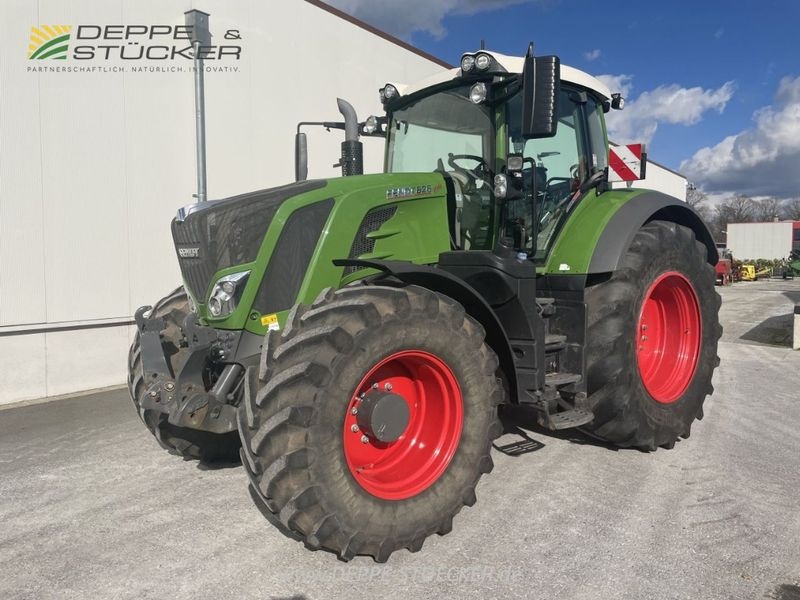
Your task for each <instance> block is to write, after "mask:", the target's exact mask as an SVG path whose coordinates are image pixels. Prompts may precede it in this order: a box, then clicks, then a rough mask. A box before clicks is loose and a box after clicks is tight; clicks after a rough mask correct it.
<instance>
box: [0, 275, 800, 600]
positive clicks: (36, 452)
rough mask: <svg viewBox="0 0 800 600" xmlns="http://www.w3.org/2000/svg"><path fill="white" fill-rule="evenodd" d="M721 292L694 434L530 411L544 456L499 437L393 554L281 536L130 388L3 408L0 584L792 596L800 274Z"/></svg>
mask: <svg viewBox="0 0 800 600" xmlns="http://www.w3.org/2000/svg"><path fill="white" fill-rule="evenodd" d="M722 294H723V296H724V302H723V311H722V314H723V324H724V326H725V334H724V336H723V341H722V343H721V345H720V356H721V358H722V363H721V365H720V368H719V369H718V371H717V373H716V376H715V386H716V393H715V394H714V396H712V397H711V398H709V399H708V400H707V402H706V411H705V413H706V418H705V419H704V420H703V421H701V422H699V423H697V424H696V425H695V426H694V428H693V430H692V436H691V438H689V439H688V440H685V441H681V442H680V443H679V444H677V445H676V447H675V448H674V449H673V450H670V451H665V450H659V451H657V452H655V453H650V454H645V453H642V452H638V451H635V450H614V449H610V448H607V447H603V446H599V445H596V444H594V443H592V442H591V441H589V440H587V439H585V438H583V437H581V436H580V435H572V434H570V435H561V436H553V435H552V434H549V433H545V432H543V431H541V430H540V429H538V428H537V427H536V426H534V425H533V423H534V419H533V418H532V416H531V415H526V414H525V413H524V412H519V413H517V414H516V415H515V417H514V418H513V419H512V420H511V421H510V422H509V423H508V429H509V430H511V432H510V433H508V434H506V435H505V436H503V437H502V438H500V439H499V440H498V442H497V445H498V446H507V445H509V444H514V443H516V442H520V441H522V442H527V445H528V446H529V448H530V449H531V450H532V451H530V452H528V453H526V454H523V455H520V456H508V455H506V454H503V453H502V452H499V451H496V452H495V453H494V459H495V464H496V466H495V470H494V472H493V473H491V474H490V475H488V476H486V477H484V478H483V480H482V481H481V483H480V485H479V487H478V503H477V504H476V505H475V506H474V507H472V508H468V509H464V511H462V513H461V514H460V515H459V516H458V517H457V518H456V520H455V523H454V530H453V532H452V533H451V534H450V535H447V536H445V537H441V538H440V537H433V538H431V539H429V540H428V541H427V542H426V543H425V546H424V548H423V550H422V551H421V552H419V553H417V554H410V553H408V552H406V551H400V552H397V553H395V554H394V555H393V556H392V558H391V559H390V560H389V562H388V563H387V564H385V565H378V564H375V563H374V562H372V560H370V559H367V558H363V557H362V558H358V559H356V560H354V561H352V562H350V563H347V564H344V563H341V562H338V561H337V560H336V559H335V557H334V556H333V555H331V554H327V553H322V552H309V551H308V550H305V549H304V548H303V547H302V546H301V545H300V544H299V543H297V542H295V541H293V540H290V539H287V538H285V537H283V536H282V535H281V534H280V533H279V532H278V531H277V530H276V529H274V528H273V527H272V526H271V525H270V524H269V523H267V521H266V520H264V518H263V517H262V516H261V514H260V512H259V511H258V509H257V508H256V507H255V505H254V504H253V502H252V501H251V499H250V497H249V495H248V492H247V488H246V477H245V475H244V473H243V472H242V469H241V467H238V466H232V467H228V468H221V469H216V470H203V469H201V468H198V466H197V464H196V463H193V462H184V461H182V460H180V459H177V458H175V457H173V456H170V455H168V454H167V453H165V452H164V451H162V450H161V449H160V448H159V447H158V446H157V445H156V443H155V441H154V440H152V439H151V437H150V435H149V434H148V433H147V432H146V431H145V429H144V427H143V426H142V424H141V422H140V421H139V419H138V417H137V416H136V414H135V412H134V410H133V408H132V406H131V404H130V401H129V399H128V397H127V391H124V390H119V391H113V392H105V393H102V394H97V395H91V396H85V397H79V398H70V399H66V400H59V401H56V402H50V403H46V404H40V405H35V406H25V407H20V408H12V409H8V410H2V411H0V598H2V599H9V600H10V599H17V598H26V599H27V598H36V599H40V598H81V599H86V598H175V599H182V598H191V599H196V598H214V599H220V600H221V599H226V598H313V599H318V598H338V597H344V596H347V597H348V598H386V597H389V598H404V599H408V598H415V600H422V599H426V598H431V599H433V598H442V597H452V598H521V597H525V598H542V599H545V598H547V599H550V598H581V599H582V598H585V599H597V598H609V599H611V598H615V599H616V598H631V599H634V598H635V599H643V598H659V599H661V598H687V599H688V598H691V599H713V598H720V599H723V598H724V599H730V598H742V599H744V598H764V597H773V598H781V600H790V599H791V600H796V599H797V598H800V588H797V587H794V586H797V585H800V436H798V428H800V392H799V391H798V389H799V386H798V383H800V380H799V378H800V353H798V352H793V351H791V350H789V349H788V348H787V346H786V345H783V346H781V345H774V344H780V343H783V342H782V341H781V339H779V338H780V335H778V333H776V332H770V331H768V330H771V329H773V325H774V324H775V323H779V319H778V321H776V320H775V317H778V318H780V317H781V316H782V315H784V314H789V313H790V312H791V306H792V305H793V303H794V302H796V301H800V282H798V284H794V283H792V282H788V283H784V282H758V283H750V284H748V283H741V284H737V285H736V286H734V287H732V288H726V289H724V290H722ZM793 297H794V300H792V298H793ZM771 319H772V320H771ZM759 327H760V328H761V329H759ZM776 331H777V330H776ZM776 336H777V337H776ZM770 340H772V342H771V343H772V344H773V345H768V344H767V342H769V341H770ZM123 358H124V357H123Z"/></svg>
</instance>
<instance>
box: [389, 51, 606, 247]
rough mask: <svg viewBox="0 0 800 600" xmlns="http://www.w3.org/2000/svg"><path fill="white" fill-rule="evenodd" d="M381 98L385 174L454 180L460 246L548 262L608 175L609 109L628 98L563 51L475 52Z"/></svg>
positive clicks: (456, 238)
mask: <svg viewBox="0 0 800 600" xmlns="http://www.w3.org/2000/svg"><path fill="white" fill-rule="evenodd" d="M526 79H527V80H528V86H527V93H526V86H525V84H524V82H525V81H526ZM380 95H381V100H382V102H383V104H384V107H385V108H386V111H387V115H386V118H385V119H384V123H385V130H383V131H381V132H380V133H382V134H384V135H385V136H386V139H387V143H386V164H385V168H386V172H387V173H408V172H422V171H436V172H439V173H441V174H442V175H443V176H444V177H445V179H446V181H447V182H448V186H451V187H452V188H453V190H454V196H455V219H454V220H453V232H452V233H453V237H454V244H455V245H456V246H457V247H458V248H460V249H464V250H470V249H471V250H491V249H494V248H496V247H497V246H500V247H506V248H511V249H513V250H515V251H517V252H520V253H524V254H525V255H526V256H527V257H530V258H533V259H535V260H538V261H540V262H541V261H542V260H543V259H544V257H545V256H546V255H547V252H548V250H549V248H550V246H551V245H552V243H553V242H554V240H555V237H556V233H557V231H558V229H559V227H560V225H561V224H562V223H563V220H564V217H565V215H566V214H567V212H569V209H570V208H571V203H572V202H574V201H575V200H577V199H578V197H579V196H580V195H582V194H583V193H584V192H585V191H586V190H587V189H588V188H589V187H592V186H598V185H601V184H603V183H605V182H606V180H607V172H606V168H607V166H608V157H607V154H608V144H607V138H606V132H605V124H604V120H603V113H604V112H605V111H607V110H609V109H610V108H611V106H612V104H613V105H614V106H615V107H621V100H620V99H619V98H617V95H613V96H612V94H611V92H610V91H609V89H608V88H607V87H606V86H605V85H604V84H603V83H602V82H600V81H599V80H598V79H596V78H594V77H592V76H590V75H588V74H586V73H583V72H581V71H578V70H577V69H573V68H570V67H566V66H561V65H560V63H559V61H558V59H557V58H556V57H536V58H534V57H533V56H532V55H530V53H529V56H527V57H525V58H519V57H510V56H504V55H502V54H498V53H494V52H488V51H485V50H482V51H480V52H477V53H467V54H464V55H463V57H462V59H461V66H460V68H457V69H452V70H450V71H447V72H445V73H442V74H439V75H437V76H436V77H433V78H429V79H427V80H425V81H423V82H420V83H419V84H417V85H401V84H397V83H387V84H386V85H385V86H384V87H383V88H381V90H380Z"/></svg>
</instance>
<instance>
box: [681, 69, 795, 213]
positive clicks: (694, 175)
mask: <svg viewBox="0 0 800 600" xmlns="http://www.w3.org/2000/svg"><path fill="white" fill-rule="evenodd" d="M753 121H754V126H753V127H752V128H750V129H746V130H744V131H741V132H739V133H737V134H736V135H731V136H728V137H726V138H725V139H724V140H722V141H721V142H719V143H718V144H717V145H715V146H710V147H706V148H702V149H700V150H698V151H697V152H695V154H694V156H692V158H690V159H688V160H685V161H683V163H681V167H680V168H681V171H682V172H684V173H686V175H687V176H688V177H689V178H690V179H691V180H692V181H694V182H695V183H697V184H698V185H700V186H701V187H702V188H703V189H704V190H706V191H709V192H730V193H741V194H747V195H750V196H774V197H778V198H789V197H797V196H800V169H798V165H800V76H798V77H784V78H783V79H782V80H781V81H780V83H779V85H778V90H777V92H776V93H775V102H774V103H773V104H772V105H770V106H765V107H763V108H760V109H759V110H757V111H756V112H755V113H754V114H753Z"/></svg>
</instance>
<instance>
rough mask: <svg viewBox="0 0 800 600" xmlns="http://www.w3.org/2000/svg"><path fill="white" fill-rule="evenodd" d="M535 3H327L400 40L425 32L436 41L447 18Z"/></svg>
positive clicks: (469, 0)
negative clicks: (443, 20)
mask: <svg viewBox="0 0 800 600" xmlns="http://www.w3.org/2000/svg"><path fill="white" fill-rule="evenodd" d="M532 1H535V0H404V1H403V2H398V1H397V0H328V3H329V4H331V5H332V6H335V7H336V8H338V9H339V10H343V11H344V12H346V13H348V14H350V15H353V16H354V17H357V18H359V19H361V20H363V21H366V22H367V23H369V24H371V25H374V26H375V27H378V28H380V29H383V30H384V31H386V32H388V33H391V34H394V35H396V36H399V37H408V36H409V35H410V34H411V33H413V32H415V31H426V32H428V33H430V34H431V35H433V36H434V37H436V38H442V37H444V36H445V34H446V33H447V32H446V31H445V29H444V26H443V25H442V19H444V17H445V16H447V15H450V14H454V15H472V14H475V13H479V12H485V11H489V10H496V9H498V8H504V7H506V6H512V5H514V4H524V3H527V2H532Z"/></svg>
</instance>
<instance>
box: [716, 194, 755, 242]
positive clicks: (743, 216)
mask: <svg viewBox="0 0 800 600" xmlns="http://www.w3.org/2000/svg"><path fill="white" fill-rule="evenodd" d="M754 209H755V203H754V202H753V199H752V198H749V197H747V196H744V195H742V194H737V195H736V196H734V197H732V198H728V199H727V200H725V201H724V202H721V203H719V204H718V205H717V207H716V213H717V214H716V218H715V219H713V221H712V224H711V231H712V233H713V235H714V239H716V240H718V241H722V240H723V239H727V237H728V234H727V228H728V224H729V223H750V222H752V221H753V213H754Z"/></svg>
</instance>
